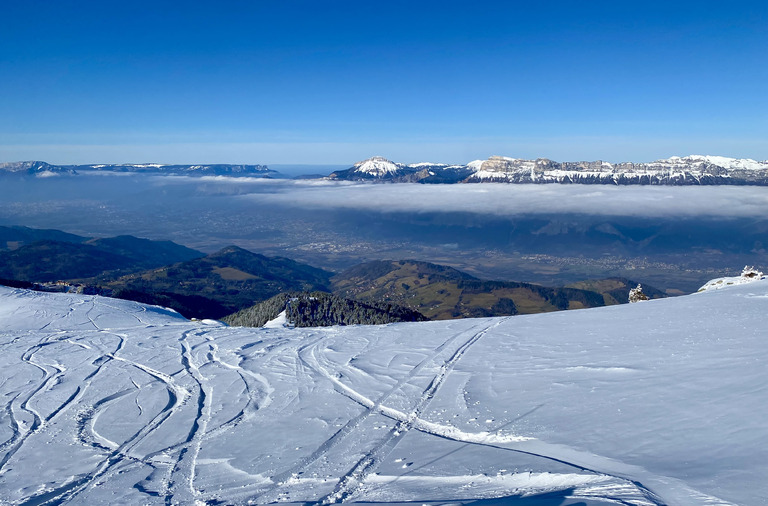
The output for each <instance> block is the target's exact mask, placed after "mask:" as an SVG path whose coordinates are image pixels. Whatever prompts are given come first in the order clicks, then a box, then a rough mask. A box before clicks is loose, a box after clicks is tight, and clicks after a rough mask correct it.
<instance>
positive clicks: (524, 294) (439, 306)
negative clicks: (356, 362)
mask: <svg viewBox="0 0 768 506" xmlns="http://www.w3.org/2000/svg"><path fill="white" fill-rule="evenodd" d="M331 286H332V287H333V291H334V293H337V294H339V295H341V296H343V297H349V298H354V299H357V300H362V301H385V302H391V303H393V304H398V305H402V306H406V307H410V308H413V309H416V310H418V311H419V312H421V313H422V314H423V315H424V316H426V317H428V318H430V319H438V320H441V319H449V318H466V317H485V316H505V315H516V314H534V313H546V312H550V311H557V310H562V309H580V308H585V307H599V306H603V305H605V301H604V299H603V297H602V295H600V294H598V293H595V292H593V291H589V290H583V289H577V288H550V287H544V286H540V285H534V284H530V283H517V282H512V281H484V280H480V279H477V278H474V277H473V276H470V275H469V274H466V273H463V272H461V271H458V270H456V269H453V268H451V267H446V266H441V265H435V264H430V263H427V262H417V261H410V260H402V261H375V262H369V263H365V264H362V265H359V266H356V267H352V268H351V269H349V270H347V271H344V272H342V273H341V274H338V275H336V276H334V277H333V278H332V280H331ZM628 291H629V290H627V292H628ZM624 302H626V301H624Z"/></svg>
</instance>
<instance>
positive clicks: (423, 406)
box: [0, 281, 768, 506]
mask: <svg viewBox="0 0 768 506" xmlns="http://www.w3.org/2000/svg"><path fill="white" fill-rule="evenodd" d="M766 311H768V281H755V282H752V283H749V284H743V285H733V286H726V287H724V288H722V289H719V290H716V291H714V290H713V291H706V292H703V293H700V294H694V295H689V296H683V297H676V298H669V299H662V300H652V301H646V302H641V303H637V304H629V305H621V306H613V307H605V308H597V309H589V310H581V311H567V312H560V313H555V314H541V315H531V316H517V317H513V318H493V319H466V320H459V321H445V322H423V323H400V324H390V325H384V326H349V327H330V328H323V329H318V328H312V329H282V328H280V329H274V328H273V329H248V328H228V327H225V326H222V325H221V324H218V323H216V322H211V321H202V322H190V321H187V320H185V319H183V318H181V317H180V316H179V315H178V314H176V313H173V312H171V311H168V310H166V309H163V308H159V307H153V306H144V305H141V304H137V303H134V302H129V301H120V300H116V299H107V298H103V297H98V296H84V295H73V294H50V293H39V292H29V291H26V290H20V289H10V288H3V287H0V329H2V332H1V333H2V339H0V397H2V398H4V399H6V401H5V402H6V404H5V409H4V413H5V416H4V418H3V420H4V421H3V423H2V424H0V503H2V504H28V505H32V504H72V505H76V506H79V505H87V504H144V505H148V506H155V505H158V506H159V505H165V504H179V505H189V506H192V505H194V504H232V505H245V504H267V503H276V502H287V503H293V504H299V503H301V504H310V503H311V504H339V503H367V504H371V503H376V504H381V505H382V506H383V505H387V504H393V505H394V504H404V503H407V504H445V503H451V504H521V505H523V504H525V505H550V504H560V505H563V506H565V505H571V506H575V505H585V506H609V505H615V504H625V505H633V506H661V505H668V506H691V505H708V506H716V505H719V506H733V505H739V506H756V505H761V504H765V498H766V497H768V482H766V480H765V472H764V471H765V462H766V461H768V425H766V424H765V423H764V420H765V419H766V418H768V404H767V403H765V402H764V400H765V389H764V385H766V384H768V369H766V367H765V362H766V360H768V346H767V345H766V339H765V325H764V320H765V314H766Z"/></svg>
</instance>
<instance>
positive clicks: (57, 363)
mask: <svg viewBox="0 0 768 506" xmlns="http://www.w3.org/2000/svg"><path fill="white" fill-rule="evenodd" d="M4 296H5V297H8V295H7V293H6V294H4ZM35 297H37V296H35V295H33V296H32V297H31V298H32V300H33V301H34V300H35ZM0 307H1V306H0ZM126 308H130V309H126ZM20 311H21V309H15V310H14V313H19V312H20ZM34 314H35V318H36V320H40V321H45V322H46V323H45V324H43V325H41V326H40V327H39V328H38V329H37V330H35V329H33V330H35V331H34V332H32V331H28V332H27V333H16V334H14V333H13V332H2V333H0V336H3V337H4V336H5V335H6V334H7V335H9V336H11V337H12V338H11V339H10V340H8V341H7V342H6V341H5V340H3V341H2V342H3V343H4V344H0V350H1V351H2V353H17V355H16V356H18V357H19V365H18V367H23V368H24V369H20V370H22V371H25V374H26V376H24V378H27V379H26V381H27V382H26V384H22V383H23V381H22V380H21V379H19V380H14V381H16V382H17V383H19V385H18V386H14V385H16V383H10V382H11V381H12V378H10V377H9V378H6V377H3V382H2V384H0V388H3V389H4V390H3V391H4V392H5V395H6V398H7V399H8V400H7V401H6V404H5V406H4V408H3V411H4V412H5V416H6V417H7V422H6V423H7V426H8V434H9V435H8V437H7V438H6V440H5V441H4V442H2V444H0V504H4V502H5V501H7V502H8V503H15V504H20V505H24V506H33V505H49V506H50V505H56V506H58V505H63V504H86V503H87V501H88V500H89V499H88V498H89V497H92V495H91V494H97V495H96V496H98V492H99V487H100V486H102V485H103V484H104V483H105V482H107V481H109V480H112V479H117V477H118V476H120V475H122V474H124V473H129V472H130V473H138V475H140V476H146V479H144V480H143V481H140V482H138V483H136V484H135V485H134V486H133V488H134V489H135V494H138V495H134V496H131V497H133V498H134V499H135V498H136V497H143V499H144V500H146V501H148V502H149V503H152V504H166V505H172V504H173V505H175V504H189V505H193V504H207V503H208V501H214V502H215V501H216V500H217V499H216V497H217V496H215V495H211V493H210V492H209V491H207V490H204V489H202V488H200V487H199V486H198V485H197V481H198V479H197V477H198V468H199V467H200V466H201V465H206V466H209V465H215V462H216V461H215V459H213V460H212V459H206V460H205V462H202V459H201V452H202V451H203V449H204V448H205V445H206V443H207V442H213V441H215V440H218V439H219V438H221V437H224V436H226V435H227V434H228V432H230V431H232V430H235V429H237V428H238V427H239V426H241V425H242V424H252V423H258V421H257V420H256V418H257V417H258V416H259V413H260V412H261V411H262V410H269V409H271V408H272V405H273V401H274V400H275V395H277V386H278V385H277V384H275V381H277V380H278V379H279V373H280V370H283V369H284V370H286V371H293V375H294V379H295V381H296V384H297V385H321V384H325V385H327V386H329V387H330V388H331V389H332V391H333V392H335V394H336V395H338V396H339V397H341V398H344V399H346V400H347V401H346V402H349V401H352V402H354V403H355V405H357V406H359V407H360V408H362V410H361V411H359V412H358V414H357V415H354V416H350V417H349V418H348V419H346V420H345V421H344V423H342V424H341V425H340V426H339V427H338V428H337V429H334V430H331V431H330V432H329V433H328V435H327V437H325V438H324V439H321V440H319V441H318V444H317V446H315V447H314V449H311V450H310V451H308V452H307V453H305V454H304V455H303V456H300V457H299V458H297V459H295V460H293V461H292V462H289V463H288V464H287V465H282V466H281V467H279V468H276V469H275V470H274V472H272V473H271V474H270V475H269V476H264V477H263V479H261V481H258V480H256V481H258V483H254V485H253V486H244V487H243V490H242V491H241V492H238V493H239V494H241V495H235V496H233V497H236V498H237V499H236V500H235V502H236V503H238V504H240V503H245V502H248V501H254V502H256V503H271V502H278V501H281V500H284V499H285V498H286V497H287V495H286V493H285V491H286V490H289V489H290V488H291V487H292V486H294V485H295V484H296V483H297V482H298V481H299V480H297V477H298V476H302V475H304V474H305V473H309V472H310V470H311V469H316V468H317V466H321V465H322V463H323V462H324V459H327V458H331V457H332V456H335V455H337V453H338V452H339V451H341V450H342V449H344V448H348V447H354V446H355V445H356V443H357V441H359V440H360V439H359V438H365V437H366V436H367V435H369V433H364V432H361V431H362V430H363V429H364V427H367V426H368V425H367V424H369V423H370V421H371V420H372V419H373V417H384V419H385V420H389V422H390V423H389V425H388V426H387V430H386V431H384V432H383V434H379V435H378V436H377V437H376V439H375V440H371V441H366V444H367V446H366V447H365V448H364V449H361V452H362V453H361V454H360V455H359V456H356V455H350V456H349V457H350V458H352V459H353V460H349V461H348V462H346V471H345V472H343V473H342V474H340V475H337V476H336V478H335V479H334V480H333V481H332V482H330V483H329V482H327V481H322V480H321V481H318V484H319V485H320V486H319V487H318V491H319V492H318V495H316V496H315V497H314V499H313V500H312V501H311V502H315V503H318V504H336V503H344V502H349V501H354V500H357V498H359V497H364V496H361V495H360V494H361V493H363V492H364V490H366V486H367V485H366V484H370V483H379V484H381V483H388V481H387V479H386V478H384V477H382V475H381V474H380V472H379V471H380V469H381V466H382V465H383V464H384V463H385V462H387V461H388V458H389V456H390V455H392V453H393V452H394V451H395V450H397V449H398V446H399V445H400V444H401V443H402V442H403V440H404V439H405V438H406V436H407V435H408V434H409V433H421V434H423V435H426V436H428V437H435V438H440V439H442V440H448V441H452V442H455V443H460V444H462V445H464V446H475V447H479V448H488V449H493V450H498V451H502V452H504V451H506V452H512V453H515V454H520V455H529V456H533V457H537V458H540V459H544V460H547V461H551V462H553V463H557V464H562V465H565V466H568V467H571V468H573V469H574V470H575V471H577V472H580V473H583V474H584V475H585V476H591V477H594V479H595V480H597V481H596V482H595V483H603V481H604V480H613V481H610V484H609V485H590V486H586V485H585V486H584V487H582V488H580V489H578V490H581V492H580V493H581V494H582V496H583V497H585V498H587V499H588V498H590V497H592V498H593V499H596V500H597V499H599V500H603V501H609V502H612V503H615V504H636V505H639V504H646V505H654V506H662V505H666V504H669V505H671V506H687V503H690V501H691V500H695V503H696V504H702V505H709V506H715V505H722V506H725V505H729V504H731V503H728V502H726V501H721V500H719V499H717V498H715V497H712V496H709V495H706V494H703V493H700V492H698V491H696V490H694V489H693V488H691V487H690V486H689V485H687V484H686V483H684V482H682V481H680V480H677V479H674V478H669V477H664V476H658V475H655V474H654V473H652V472H649V471H647V470H646V469H644V468H642V467H640V466H637V465H632V464H626V463H623V462H619V461H616V460H613V459H611V458H607V457H602V456H599V455H594V454H591V453H589V452H586V451H582V450H577V449H575V448H572V447H569V446H565V445H562V444H553V443H547V442H546V441H542V440H540V439H534V438H529V437H521V436H517V435H514V434H510V433H508V432H506V431H504V432H502V431H501V428H503V427H504V426H502V427H500V428H499V429H497V430H495V431H476V432H472V431H467V430H462V429H459V428H458V427H455V426H453V425H450V424H448V423H438V422H434V421H430V420H429V419H427V418H426V416H427V415H428V414H429V413H428V408H429V407H430V405H431V404H432V403H433V400H434V399H436V398H437V397H438V396H439V395H440V393H441V388H442V387H443V386H444V385H445V384H446V381H447V378H448V377H449V376H450V375H451V373H452V372H453V371H454V369H455V368H456V365H457V364H458V363H459V362H460V361H461V360H462V358H464V357H465V355H467V353H469V352H470V350H471V349H472V348H473V346H474V345H475V344H476V343H478V342H479V341H481V340H482V339H483V337H484V336H486V335H487V334H488V333H489V332H492V331H493V330H494V329H497V328H499V327H500V326H502V325H505V324H506V323H508V322H509V321H510V318H504V319H485V320H483V319H480V320H474V321H471V322H469V321H468V322H466V323H463V324H461V325H459V326H458V330H456V331H453V332H452V333H451V334H448V335H447V336H446V337H445V338H443V339H442V340H440V341H437V340H436V341H434V345H432V347H431V351H427V348H428V347H425V349H424V351H423V353H424V356H423V357H421V358H420V359H419V360H418V361H417V362H415V363H414V364H412V365H410V366H409V368H408V369H407V370H403V371H402V372H393V373H392V375H386V376H381V377H380V378H377V376H376V375H375V374H374V373H373V372H372V371H370V370H366V368H360V367H358V366H357V365H355V364H354V363H352V361H348V362H347V363H344V362H338V361H336V360H335V356H333V355H332V353H333V349H332V345H333V343H334V341H333V340H334V337H335V335H336V334H335V333H334V332H333V331H317V332H315V331H308V332H306V333H303V334H302V333H299V332H297V331H295V330H290V331H287V330H251V331H239V330H237V329H229V328H226V327H218V326H215V325H213V326H210V327H206V326H204V325H201V324H193V323H189V322H184V321H183V320H177V321H171V320H165V321H164V320H162V318H160V319H159V320H158V317H157V316H156V315H154V314H150V313H149V312H148V311H147V307H145V306H140V305H138V304H134V305H128V304H121V303H116V302H110V300H109V299H102V298H96V297H85V298H83V299H82V300H74V301H73V302H72V303H71V306H70V307H69V308H68V309H67V310H65V311H58V312H57V310H56V309H55V308H54V309H53V310H50V311H49V310H48V309H42V310H41V309H35V311H34ZM136 329H139V330H141V331H143V332H144V333H145V334H147V335H150V334H151V335H153V336H154V335H157V336H158V337H159V336H163V339H165V341H163V342H164V343H169V342H171V341H170V340H169V339H168V336H174V340H175V347H174V348H170V347H168V346H167V345H166V347H165V348H163V347H158V348H157V353H155V352H154V349H152V348H150V349H148V351H145V352H144V353H146V354H145V355H144V354H141V353H137V349H138V348H135V347H136V346H137V345H140V344H141V343H136V342H134V341H135V340H136V339H135V338H133V337H132V335H133V334H135V330H136ZM246 332H250V338H248V337H247V336H248V334H246ZM277 336H279V337H277ZM342 338H343V335H342ZM372 342H373V341H372V340H370V339H369V340H368V341H367V344H366V350H367V348H368V347H370V346H371V344H372ZM222 343H226V344H227V347H226V348H225V349H223V348H222ZM238 344H239V346H238ZM232 345H234V346H232ZM65 347H69V349H71V350H73V352H74V350H79V352H78V353H79V354H81V355H84V356H87V358H85V359H78V360H80V361H81V362H82V363H83V364H88V365H87V367H86V366H81V367H86V368H85V369H83V371H87V373H85V372H82V371H80V372H78V370H76V368H75V367H74V366H75V365H76V363H74V362H73V367H72V369H70V368H68V367H69V363H68V362H67V361H66V356H67V354H66V353H65V352H64V349H65ZM48 349H51V350H56V352H55V353H51V354H47V353H43V352H46V351H47V350H48ZM156 354H157V356H155V355H156ZM79 356H80V355H78V357H79ZM53 357H62V359H61V360H59V358H53ZM332 357H333V358H332ZM246 359H247V361H248V363H247V365H248V366H247V367H245V361H246ZM150 364H152V365H150ZM155 364H157V365H155ZM270 364H271V365H270ZM390 365H391V364H390ZM278 366H279V368H282V369H279V368H278ZM263 368H265V369H263ZM270 368H271V369H270ZM262 369H263V370H262ZM278 369H279V370H278ZM562 369H563V370H565V371H583V372H595V371H598V372H599V371H603V370H614V369H618V368H617V367H613V366H603V365H595V366H587V365H575V366H569V367H563V368H562ZM620 369H621V370H622V371H624V370H631V368H624V367H622V368H620ZM397 371H400V370H399V369H397ZM78 374H79V375H80V376H78ZM347 374H351V375H352V376H351V377H352V378H355V377H363V378H364V379H365V382H366V383H365V384H367V385H368V386H367V387H366V389H371V388H372V386H374V385H376V386H377V387H383V388H381V389H380V390H376V392H377V393H375V394H373V395H371V394H370V393H366V391H364V390H361V389H360V388H359V387H358V386H357V384H356V383H355V381H351V380H348V379H347ZM116 375H117V376H116ZM120 375H123V376H120ZM222 375H223V376H225V377H226V378H227V381H229V382H230V383H226V382H224V381H220V380H218V379H217V378H219V377H220V376H222ZM81 376H82V377H81ZM103 376H106V377H108V378H120V377H123V378H124V380H123V381H124V382H125V385H122V386H121V384H120V383H119V382H117V381H116V380H115V381H116V382H115V384H114V386H113V387H111V388H104V387H103V386H102V383H101V382H109V381H112V380H108V379H104V380H101V378H102V377H103ZM383 380H386V381H383ZM217 381H220V382H217ZM72 382H76V383H75V384H76V386H75V387H74V388H72V385H71V384H72ZM225 384H231V385H237V386H238V387H241V388H242V395H241V397H242V398H238V399H236V400H237V402H238V403H239V404H233V405H232V406H233V407H235V406H236V407H237V410H234V409H233V410H232V413H231V415H228V416H227V417H226V418H225V417H221V418H216V420H217V421H216V422H214V418H215V417H214V406H224V404H221V403H222V402H224V400H225V399H226V398H227V396H230V395H232V392H231V390H221V389H220V388H219V386H218V385H225ZM59 385H63V386H59ZM94 385H98V387H96V386H94ZM385 385H386V386H385ZM157 387H161V388H162V389H163V390H164V391H165V393H166V395H167V402H166V403H165V404H164V405H163V406H159V405H158V402H157V399H158V398H159V397H157V396H158V395H159V394H158V390H157ZM60 388H69V390H67V394H66V395H62V394H55V395H54V394H52V393H51V392H54V391H58V389H60ZM147 388H151V389H150V390H146V389H147ZM229 388H230V389H232V388H236V387H235V386H230V387H229ZM415 388H418V389H420V390H419V391H420V393H419V394H416V395H414V394H413V392H414V389H415ZM374 390H375V389H374ZM145 391H146V392H147V393H146V394H142V392H145ZM289 392H290V391H288V390H283V391H281V395H285V394H288V393H289ZM142 395H150V397H149V398H148V399H144V400H141V396H142ZM290 395H294V396H295V398H286V397H283V398H281V399H280V401H281V406H282V405H285V406H291V405H293V403H303V402H306V401H307V396H310V395H314V392H313V390H304V387H302V388H299V389H298V390H297V391H295V392H291V393H290ZM132 396H133V397H132ZM394 398H397V399H398V401H399V402H401V403H402V402H405V401H404V400H403V399H407V403H408V404H409V405H408V407H407V409H403V407H402V406H400V407H398V408H395V407H392V405H390V404H389V402H388V401H391V400H392V399H394ZM125 400H130V403H131V404H132V405H133V406H135V409H136V412H137V413H138V418H139V419H141V420H144V423H143V424H142V425H141V426H137V428H136V429H135V430H133V431H132V432H124V433H121V432H119V431H118V432H115V429H113V428H111V427H110V425H109V423H110V422H109V421H110V420H113V419H114V416H115V414H114V410H115V409H118V408H116V406H118V405H120V403H123V402H124V401H125ZM51 401H54V402H51ZM217 403H218V404H217ZM228 406H229V405H228ZM102 419H104V420H108V421H107V422H103V423H102V422H100V420H102ZM377 423H378V422H377ZM67 424H69V425H72V426H74V427H75V434H74V436H75V440H76V441H77V443H78V444H79V445H82V446H83V447H86V448H88V449H90V451H92V452H94V453H91V455H92V457H91V458H90V459H89V462H90V463H89V464H87V466H90V467H88V468H87V470H86V471H84V472H78V473H77V474H75V475H72V476H68V477H64V478H63V479H61V480H60V481H58V482H56V483H49V484H46V485H45V486H42V485H41V486H40V487H38V488H36V489H33V488H30V487H27V488H24V489H23V490H22V489H19V491H18V492H13V491H12V490H11V489H12V488H13V487H12V486H11V484H10V483H9V482H6V481H5V475H6V474H7V473H8V472H10V471H12V470H13V469H12V468H14V467H16V466H18V465H21V462H22V461H23V459H24V458H25V449H26V448H27V446H29V445H31V444H33V443H35V444H39V443H36V441H37V440H39V439H41V438H44V437H47V436H46V433H47V432H48V431H52V430H54V429H55V428H57V427H59V426H61V427H66V426H68V425H67ZM101 425H104V427H105V428H106V429H108V430H107V431H106V432H105V431H104V429H101V428H100V427H101ZM505 425H509V424H505ZM256 427H258V426H257V425H256ZM121 430H124V431H125V430H127V429H121ZM161 431H166V433H167V432H168V431H171V432H172V433H173V434H176V435H177V437H176V439H177V440H176V441H173V440H170V439H168V438H167V437H166V439H162V437H161V438H160V440H157V436H156V435H157V434H160V433H161ZM121 434H122V435H121ZM464 446H462V448H463V447H464ZM297 449H298V448H297ZM363 450H364V451H363ZM334 452H337V453H334ZM224 464H226V465H227V466H229V464H228V462H224V461H222V466H223V465H224ZM81 468H83V469H85V468H86V465H85V464H83V465H81ZM228 468H229V469H231V470H232V471H231V472H232V473H236V472H244V471H237V470H235V468H233V467H231V466H229V467H228ZM222 469H226V467H222ZM254 476H257V475H254ZM303 479H304V480H305V481H306V482H309V481H311V480H310V479H309V478H303ZM393 479H396V478H393ZM409 479H410V481H408V480H405V481H404V482H403V483H406V484H407V483H416V482H418V480H424V479H426V478H423V477H422V478H418V477H413V478H409ZM457 479H458V477H457ZM585 479H586V478H585ZM601 480H602V481H601ZM502 481H503V480H502ZM499 486H500V485H499ZM601 487H603V488H601ZM611 487H614V488H615V489H616V490H614V491H613V492H611V491H610V489H611ZM617 490H618V492H617ZM9 492H10V493H15V494H17V495H9ZM589 494H595V495H594V496H590V495H589ZM622 494H629V495H632V494H634V495H632V497H634V499H632V500H625V499H622V498H621V497H622ZM576 496H578V494H576ZM633 501H634V502H633Z"/></svg>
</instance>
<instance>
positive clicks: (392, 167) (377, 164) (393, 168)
mask: <svg viewBox="0 0 768 506" xmlns="http://www.w3.org/2000/svg"><path fill="white" fill-rule="evenodd" d="M352 168H353V170H354V171H355V172H363V173H365V174H370V175H372V176H384V175H387V174H392V173H395V172H397V171H399V170H400V168H401V166H400V165H399V164H396V163H393V162H390V161H389V160H387V159H386V158H384V157H383V156H374V157H372V158H369V159H367V160H363V161H362V162H357V163H356V164H355V165H353V166H352Z"/></svg>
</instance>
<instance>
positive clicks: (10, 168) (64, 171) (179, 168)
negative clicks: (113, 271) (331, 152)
mask: <svg viewBox="0 0 768 506" xmlns="http://www.w3.org/2000/svg"><path fill="white" fill-rule="evenodd" d="M89 172H91V173H93V172H101V173H109V172H118V173H138V174H158V175H159V174H162V175H179V176H230V177H236V176H240V177H283V176H282V174H280V173H279V172H278V171H276V170H272V169H270V168H268V167H267V166H266V165H232V164H223V163H219V164H207V165H200V164H198V165H165V164H160V163H142V164H106V165H104V164H102V165H52V164H50V163H47V162H40V161H29V162H8V163H0V175H16V176H19V175H22V176H34V177H52V176H64V175H66V176H76V175H78V174H82V173H89Z"/></svg>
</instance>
